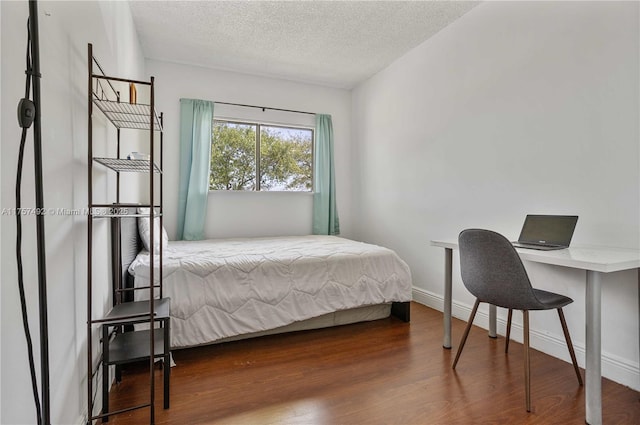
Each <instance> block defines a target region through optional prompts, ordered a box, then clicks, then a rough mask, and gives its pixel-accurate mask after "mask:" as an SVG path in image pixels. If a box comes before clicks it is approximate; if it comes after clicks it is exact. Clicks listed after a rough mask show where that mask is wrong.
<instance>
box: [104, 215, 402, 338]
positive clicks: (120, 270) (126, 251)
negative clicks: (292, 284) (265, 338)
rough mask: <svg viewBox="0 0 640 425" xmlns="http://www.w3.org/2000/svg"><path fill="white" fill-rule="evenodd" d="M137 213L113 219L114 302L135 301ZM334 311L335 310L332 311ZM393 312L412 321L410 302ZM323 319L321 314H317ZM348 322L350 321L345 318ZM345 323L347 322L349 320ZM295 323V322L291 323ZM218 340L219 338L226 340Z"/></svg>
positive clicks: (315, 325) (291, 328) (301, 326)
mask: <svg viewBox="0 0 640 425" xmlns="http://www.w3.org/2000/svg"><path fill="white" fill-rule="evenodd" d="M137 223H138V222H137V219H136V218H135V217H117V218H113V219H112V221H111V238H112V244H111V247H112V255H111V258H112V271H113V300H114V303H115V302H116V301H118V302H127V301H133V291H132V290H131V289H132V288H133V287H134V278H133V276H131V274H129V266H130V265H131V263H132V262H133V260H135V258H136V256H137V254H138V252H140V250H141V249H142V242H141V240H140V236H139V233H138V224H137ZM118 297H120V298H118ZM330 314H333V313H330ZM391 315H392V316H395V317H397V318H398V319H400V320H402V321H403V322H409V321H410V302H408V301H407V302H394V303H392V304H391ZM318 319H322V317H320V318H318ZM305 322H308V323H305ZM346 323H349V322H346ZM346 323H345V324H346ZM292 325H293V326H292ZM326 326H330V325H327V324H326V322H323V321H322V320H319V321H314V319H309V321H303V322H296V323H292V324H291V325H288V326H285V327H283V328H277V329H274V330H271V331H265V332H260V333H257V334H248V335H246V336H245V335H241V336H240V337H233V338H232V339H240V338H241V337H245V338H248V337H252V336H259V335H266V334H273V333H281V332H287V331H295V330H304V329H315V328H320V327H326ZM226 340H228V339H225V340H219V341H216V342H224V341H226Z"/></svg>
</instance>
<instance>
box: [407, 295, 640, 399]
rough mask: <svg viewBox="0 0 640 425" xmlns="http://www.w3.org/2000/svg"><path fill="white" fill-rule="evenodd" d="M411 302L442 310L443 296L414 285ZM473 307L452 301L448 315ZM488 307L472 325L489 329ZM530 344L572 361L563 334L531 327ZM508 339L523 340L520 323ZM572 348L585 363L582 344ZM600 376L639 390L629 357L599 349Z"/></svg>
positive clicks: (501, 328) (501, 326)
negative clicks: (600, 353)
mask: <svg viewBox="0 0 640 425" xmlns="http://www.w3.org/2000/svg"><path fill="white" fill-rule="evenodd" d="M413 301H415V302H417V303H420V304H423V305H426V306H427V307H430V308H433V309H434V310H438V311H443V310H444V298H443V297H442V296H441V295H438V294H434V293H432V292H429V291H425V290H424V289H420V288H416V287H414V288H413ZM471 308H472V306H470V305H466V304H463V303H459V302H456V301H455V300H454V301H453V303H452V305H451V315H452V316H453V317H455V318H457V319H460V320H463V321H467V319H468V318H469V316H470V315H471ZM487 311H488V310H478V313H477V314H476V318H475V320H474V321H473V323H474V325H476V326H478V327H481V328H483V329H489V314H488V313H487ZM497 328H498V329H497V331H498V335H504V334H505V330H506V328H507V323H506V320H504V319H502V318H500V317H498V322H497ZM529 335H530V340H531V347H533V348H534V349H536V350H538V351H541V352H543V353H545V354H548V355H550V356H553V357H556V358H559V359H562V360H564V361H566V362H571V358H570V357H569V352H568V351H567V347H566V343H565V341H564V336H563V335H552V334H549V332H547V331H545V332H540V331H538V330H536V329H530V334H529ZM511 339H512V340H513V341H516V342H519V343H522V326H521V325H520V324H516V323H513V324H512V328H511ZM452 343H453V344H454V345H456V346H457V343H458V341H457V340H456V337H455V336H453V337H452ZM573 348H574V350H575V352H576V358H577V360H578V364H579V365H580V367H582V368H584V365H585V346H584V344H576V343H575V341H574V344H573ZM602 376H603V377H605V378H607V379H610V380H612V381H614V382H617V383H619V384H621V385H625V386H627V387H629V388H632V389H634V390H636V391H640V367H639V365H638V364H637V363H634V362H631V361H629V360H628V359H624V358H621V357H619V356H616V355H614V354H610V353H607V352H604V351H603V352H602Z"/></svg>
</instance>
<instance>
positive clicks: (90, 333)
mask: <svg viewBox="0 0 640 425" xmlns="http://www.w3.org/2000/svg"><path fill="white" fill-rule="evenodd" d="M88 62H89V64H88V65H89V73H88V77H89V78H88V158H87V160H88V161H87V163H88V166H87V168H88V170H87V171H88V175H87V178H88V207H89V208H88V211H89V214H88V220H87V227H88V229H87V257H88V260H87V339H88V341H87V368H88V372H87V398H88V415H87V424H88V425H92V424H93V423H94V421H98V420H101V421H102V422H107V421H108V420H109V417H110V416H112V415H116V414H120V413H124V412H128V411H131V410H134V409H139V408H147V407H148V408H149V423H150V424H153V423H154V422H155V409H154V404H155V399H154V393H155V378H154V362H155V360H156V358H162V359H163V360H164V365H163V367H164V374H163V375H164V379H163V383H164V408H165V409H167V408H169V375H170V365H169V356H170V351H169V350H170V347H169V342H170V331H169V329H170V327H169V299H168V298H163V294H162V244H160V250H159V253H154V252H153V251H154V237H161V235H154V233H155V232H153V231H152V232H151V234H150V251H151V252H150V253H149V254H150V265H149V266H150V270H149V282H150V284H149V286H148V287H144V288H139V287H136V288H132V287H127V286H126V285H125V284H123V282H122V275H121V274H120V273H116V270H115V269H114V276H113V288H112V294H113V308H112V309H111V310H110V311H109V312H107V313H106V314H104V315H102V316H101V317H94V312H93V267H92V263H93V260H94V259H93V221H94V220H96V219H100V218H104V217H110V218H111V220H112V222H111V224H112V233H114V234H115V235H116V236H119V231H120V226H121V222H120V220H122V219H124V218H127V219H135V218H136V217H148V218H149V220H150V222H151V223H152V225H151V228H152V229H153V228H154V227H155V226H153V223H154V219H155V218H158V219H159V220H160V226H161V227H162V217H163V214H162V162H163V158H162V124H163V115H162V114H160V115H158V114H157V112H156V110H155V107H154V78H153V77H151V78H150V80H149V81H139V80H131V79H126V78H118V77H111V76H107V75H106V74H105V73H104V70H103V69H102V67H101V66H100V64H99V63H98V61H97V60H96V59H95V58H94V56H93V46H92V45H91V44H89V45H88ZM121 83H126V84H137V85H141V86H147V87H148V88H149V99H150V101H149V104H138V103H125V102H121V101H120V93H119V91H117V90H116V89H115V88H114V85H113V84H121ZM94 107H95V108H96V109H97V110H99V111H101V112H102V114H103V115H104V116H105V117H106V118H107V120H108V121H109V122H111V124H112V125H113V126H114V127H115V129H116V134H117V144H116V155H115V157H113V158H103V157H100V158H96V157H94V156H93V134H92V131H93V112H94ZM121 129H135V130H146V131H147V132H148V133H149V158H150V159H149V160H135V159H125V158H121V153H120V132H121ZM155 133H159V138H158V139H159V145H160V146H159V148H160V149H159V155H157V156H159V159H160V164H159V165H158V164H156V163H155V162H154V158H155V157H156V155H155V154H156V152H155V143H156V142H157V140H156V137H155ZM94 163H98V164H101V165H103V166H105V167H107V168H108V169H110V170H112V171H114V172H115V173H116V196H115V197H116V200H115V202H114V203H112V204H108V203H107V204H105V203H94V201H93V186H92V185H93V164H94ZM120 173H148V175H149V202H148V203H147V205H141V204H132V203H121V202H120V177H121V176H120ZM154 175H155V176H157V177H154ZM156 178H157V179H158V180H159V186H160V187H159V197H158V198H159V199H158V200H157V201H158V202H156V196H155V190H156V187H155V179H156ZM144 207H146V208H147V209H148V212H144V213H141V212H140V211H139V208H144ZM115 245H116V244H115V243H114V246H112V256H114V258H116V257H117V258H119V256H120V251H119V250H120V244H119V243H118V244H117V245H118V246H115ZM154 254H159V256H158V257H157V258H156V256H155V255H154ZM154 262H158V268H157V269H156V268H155V267H154V266H155V264H154ZM154 273H155V274H156V276H154ZM157 274H159V276H157ZM155 278H157V282H159V283H154V282H156V279H155ZM140 290H147V291H149V299H148V301H147V300H145V301H136V302H134V301H131V300H128V301H127V298H130V299H132V298H133V297H132V296H129V297H127V296H125V295H126V294H132V293H133V291H140ZM157 294H159V298H156V295H157ZM136 324H138V325H139V324H146V325H147V329H146V330H132V328H133V325H136ZM158 326H159V327H158ZM96 329H99V330H98V332H96ZM125 329H127V330H128V331H126V332H125V331H124V330H125ZM94 333H95V334H97V335H100V338H101V343H100V344H99V347H101V351H102V352H101V355H100V356H99V357H100V358H99V361H98V364H97V365H96V364H94V363H95V360H94V352H93V341H94V338H96V335H94ZM145 359H148V361H149V401H148V402H147V403H144V404H141V405H137V406H132V407H129V408H125V409H121V410H118V411H109V393H108V391H109V384H110V380H109V366H110V365H115V367H116V380H117V381H120V379H121V374H120V370H119V367H120V365H122V364H126V363H130V362H134V361H140V360H145ZM100 368H102V394H103V400H102V412H101V413H100V414H97V415H94V413H93V410H94V398H93V396H94V384H93V378H94V376H96V374H97V373H98V370H99V369H100Z"/></svg>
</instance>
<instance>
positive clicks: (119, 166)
mask: <svg viewBox="0 0 640 425" xmlns="http://www.w3.org/2000/svg"><path fill="white" fill-rule="evenodd" d="M93 160H94V161H96V162H97V163H99V164H102V165H104V166H105V167H108V168H111V169H112V170H113V171H117V172H119V173H126V172H129V173H148V172H149V168H150V165H151V164H150V161H147V160H146V159H120V158H93ZM153 172H154V173H162V171H160V168H159V167H158V166H157V165H156V164H155V163H154V164H153Z"/></svg>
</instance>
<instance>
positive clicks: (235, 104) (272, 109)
mask: <svg viewBox="0 0 640 425" xmlns="http://www.w3.org/2000/svg"><path fill="white" fill-rule="evenodd" d="M213 103H219V104H221V105H231V106H244V107H245V108H257V109H262V111H264V110H265V109H269V110H271V111H281V112H293V113H296V114H307V115H316V113H315V112H305V111H294V110H293V109H280V108H269V107H267V106H256V105H244V104H242V103H231V102H217V101H214V102H213Z"/></svg>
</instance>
